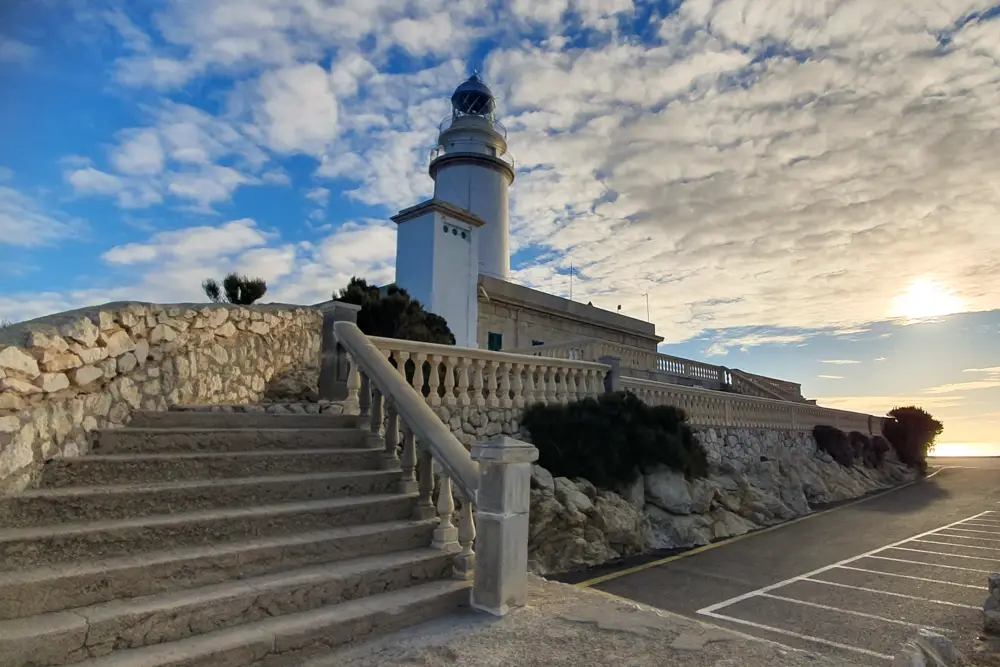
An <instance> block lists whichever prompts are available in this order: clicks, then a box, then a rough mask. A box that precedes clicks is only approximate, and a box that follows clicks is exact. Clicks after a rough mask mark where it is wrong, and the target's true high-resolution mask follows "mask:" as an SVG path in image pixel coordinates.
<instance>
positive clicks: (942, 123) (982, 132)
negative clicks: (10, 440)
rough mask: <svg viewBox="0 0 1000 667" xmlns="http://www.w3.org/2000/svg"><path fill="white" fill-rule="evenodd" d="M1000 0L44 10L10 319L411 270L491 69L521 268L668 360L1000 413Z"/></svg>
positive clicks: (8, 280) (9, 126) (13, 216)
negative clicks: (454, 125) (207, 281)
mask: <svg viewBox="0 0 1000 667" xmlns="http://www.w3.org/2000/svg"><path fill="white" fill-rule="evenodd" d="M997 13H998V10H997V7H996V6H995V5H994V4H993V3H992V2H989V1H985V0H982V1H981V0H911V1H909V2H905V3H904V2H902V0H889V1H886V2H880V3H873V2H870V1H869V0H842V1H839V2H833V1H830V2H819V1H817V2H812V3H803V2H798V1H796V0H683V1H674V2H648V1H646V0H510V1H507V2H499V1H498V0H449V1H445V0H409V1H407V2H401V1H399V0H336V1H334V0H213V1H211V2H206V1H205V0H163V1H161V2H127V3H126V2H116V1H112V0H107V1H104V2H97V1H86V2H85V1H83V0H80V1H73V0H32V1H30V2H29V1H27V0H14V1H13V2H7V3H4V5H3V8H2V9H0V86H2V88H3V90H4V103H3V105H0V318H7V319H13V320H20V319H27V318H31V317H36V316H40V315H44V314H47V313H51V312H57V311H61V310H65V309H69V308H72V307H77V306H82V305H87V304H93V303H99V302H104V301H110V300H118V299H136V300H149V301H160V302H171V301H184V300H200V299H201V298H202V297H201V294H200V287H199V286H200V283H201V281H202V280H203V279H204V278H206V277H209V276H221V275H223V274H224V273H225V272H227V271H230V270H238V271H244V272H248V273H253V274H255V275H259V276H262V277H264V278H265V279H267V281H268V284H269V286H270V291H269V293H268V297H267V299H273V300H275V301H287V302H294V303H314V302H317V301H320V300H323V299H325V298H328V297H329V295H330V293H331V292H332V291H333V290H335V289H336V288H338V287H340V286H341V285H343V284H344V283H345V282H346V281H347V279H348V278H349V277H350V276H351V275H352V274H358V275H362V276H366V277H368V278H369V279H370V280H373V281H376V282H383V281H388V280H391V279H392V278H393V265H394V256H395V230H394V229H393V227H392V225H391V223H389V221H388V217H389V216H390V215H391V214H392V213H394V212H395V211H396V210H398V209H400V208H403V207H405V206H409V205H412V204H414V203H416V202H418V201H420V200H421V199H423V198H425V197H426V196H428V195H429V194H430V192H431V187H432V184H431V181H430V179H429V178H428V176H427V174H426V164H427V153H428V151H429V150H430V148H431V147H432V146H433V145H434V143H435V138H436V136H435V128H436V125H437V123H438V122H439V121H440V119H441V118H442V117H444V116H445V115H446V113H447V111H448V103H447V97H448V95H449V93H450V91H451V90H452V89H453V88H454V86H455V85H456V84H457V83H458V82H459V81H461V80H462V79H463V78H464V77H465V76H467V75H468V73H469V70H470V69H471V68H472V67H477V68H479V69H481V71H482V72H483V74H484V76H485V78H486V79H487V81H488V82H489V83H490V85H491V86H492V87H493V89H494V90H495V91H496V92H497V94H498V97H499V101H500V113H501V119H502V121H503V122H504V123H505V124H506V125H507V127H508V128H509V143H510V148H511V152H512V153H513V154H514V155H515V157H516V159H517V164H518V174H517V180H516V181H515V184H514V187H513V189H512V229H513V239H512V241H513V247H514V249H515V251H516V254H515V256H514V258H513V266H514V269H515V274H514V279H515V280H518V281H520V282H523V283H525V284H528V285H531V286H534V287H537V288H539V289H544V290H547V291H551V292H554V293H557V294H563V295H566V294H567V293H568V290H569V280H568V274H569V267H570V265H572V266H573V269H574V298H576V299H579V300H581V301H582V300H589V301H593V302H594V303H595V304H596V305H599V306H602V307H606V308H609V309H612V310H613V309H615V308H616V307H617V306H618V305H621V306H622V312H624V313H626V314H629V315H632V316H634V317H638V318H642V319H644V318H645V317H646V296H645V295H646V294H648V295H649V297H648V298H649V311H650V317H651V319H652V320H653V321H654V322H655V323H656V325H657V329H658V331H659V332H660V334H661V335H663V336H664V337H665V338H666V339H667V342H668V345H666V346H664V350H665V351H668V352H670V353H672V354H678V355H681V356H689V357H695V358H700V359H707V360H709V361H712V362H713V363H722V364H725V365H728V366H730V367H740V368H744V369H746V370H750V371H753V372H759V373H765V374H772V375H775V376H778V377H783V378H788V379H794V380H797V381H800V382H802V384H803V388H804V391H805V393H806V395H808V396H810V397H816V398H819V399H820V400H821V403H822V404H826V405H836V406H841V407H849V408H851V409H862V410H871V411H882V410H885V409H887V408H889V407H892V405H894V404H898V403H903V402H907V403H917V404H921V405H925V406H927V407H928V408H930V409H931V410H932V411H933V412H934V413H935V414H938V415H940V416H941V417H942V418H943V419H944V420H945V422H946V424H947V432H946V439H949V440H956V441H957V440H961V441H986V440H996V439H997V438H996V436H995V435H994V434H995V433H996V432H997V431H998V429H1000V414H998V411H1000V408H997V407H996V406H997V405H1000V401H998V399H1000V345H998V343H997V340H998V338H1000V310H998V309H1000V290H998V289H997V288H996V285H997V284H1000V282H998V278H1000V262H998V261H997V259H996V249H997V248H1000V225H997V224H996V223H995V220H996V213H997V210H998V207H1000V191H998V190H997V189H996V187H995V183H996V182H997V180H998V177H1000V151H997V150H996V146H997V142H998V140H1000V130H998V129H997V128H1000V85H998V84H1000V68H998V65H997V63H998V62H1000V20H998V18H997Z"/></svg>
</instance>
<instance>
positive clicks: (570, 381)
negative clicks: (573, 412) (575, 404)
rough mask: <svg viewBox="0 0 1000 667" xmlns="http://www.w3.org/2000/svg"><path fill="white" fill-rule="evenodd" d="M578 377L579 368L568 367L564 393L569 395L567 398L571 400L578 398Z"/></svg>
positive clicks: (577, 399)
mask: <svg viewBox="0 0 1000 667" xmlns="http://www.w3.org/2000/svg"><path fill="white" fill-rule="evenodd" d="M579 377H580V369H579V368H570V369H569V370H568V371H567V372H566V393H567V395H568V396H569V398H568V400H569V401H571V402H572V401H579V400H580V385H579Z"/></svg>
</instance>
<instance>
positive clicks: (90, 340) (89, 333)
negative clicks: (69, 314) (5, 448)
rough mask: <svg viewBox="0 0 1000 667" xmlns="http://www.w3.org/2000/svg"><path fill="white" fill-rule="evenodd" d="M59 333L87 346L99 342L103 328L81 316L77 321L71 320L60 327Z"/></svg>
mask: <svg viewBox="0 0 1000 667" xmlns="http://www.w3.org/2000/svg"><path fill="white" fill-rule="evenodd" d="M59 333H61V334H62V335H63V336H65V337H66V338H72V339H73V340H75V341H76V342H78V343H82V344H83V345H86V346H87V347H92V346H93V345H94V344H95V343H96V342H97V337H98V336H99V335H100V333H101V330H100V329H98V328H97V325H95V324H94V323H93V322H91V321H90V320H89V319H87V318H86V317H81V318H80V319H78V320H76V321H75V322H70V323H68V324H64V325H62V326H61V327H59Z"/></svg>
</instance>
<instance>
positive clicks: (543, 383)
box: [535, 364, 551, 405]
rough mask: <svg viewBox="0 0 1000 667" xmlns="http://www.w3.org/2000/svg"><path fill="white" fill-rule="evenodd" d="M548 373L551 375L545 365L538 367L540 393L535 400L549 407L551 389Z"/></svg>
mask: <svg viewBox="0 0 1000 667" xmlns="http://www.w3.org/2000/svg"><path fill="white" fill-rule="evenodd" d="M548 373H549V368H548V366H545V365H543V364H539V365H538V385H537V387H538V392H537V394H536V396H535V400H536V401H537V402H539V403H541V404H542V405H548V404H549V403H551V401H550V400H549V389H548V386H549V380H548V378H547V377H546V376H547V375H548Z"/></svg>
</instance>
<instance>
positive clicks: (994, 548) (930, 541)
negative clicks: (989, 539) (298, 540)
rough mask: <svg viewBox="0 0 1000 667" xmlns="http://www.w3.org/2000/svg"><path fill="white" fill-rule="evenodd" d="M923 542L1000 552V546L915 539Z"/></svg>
mask: <svg viewBox="0 0 1000 667" xmlns="http://www.w3.org/2000/svg"><path fill="white" fill-rule="evenodd" d="M913 541H914V542H920V543H922V544H941V545H944V546H946V547H962V548H963V549H986V550H987V551H997V552H1000V547H981V546H979V545H978V544H955V543H954V542H936V541H934V540H913Z"/></svg>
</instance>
